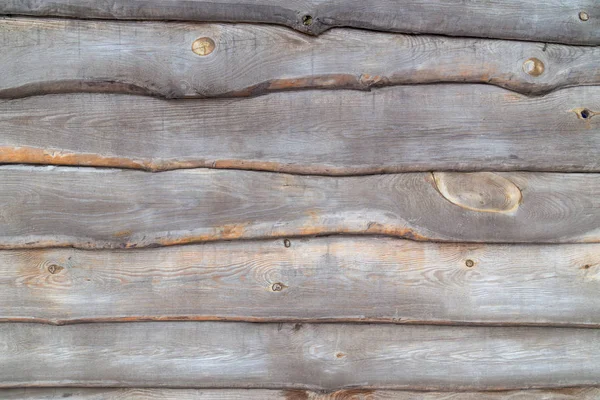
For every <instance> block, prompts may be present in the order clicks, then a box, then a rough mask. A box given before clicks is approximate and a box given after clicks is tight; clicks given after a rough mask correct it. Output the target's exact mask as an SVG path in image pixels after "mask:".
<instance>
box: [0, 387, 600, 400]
mask: <svg viewBox="0 0 600 400" xmlns="http://www.w3.org/2000/svg"><path fill="white" fill-rule="evenodd" d="M0 397H1V398H2V399H5V400H17V399H18V400H58V399H64V398H67V397H68V398H69V400H123V399H131V400H137V399H139V400H146V399H162V400H196V399H199V400H597V399H598V398H599V397H600V389H598V388H569V389H556V390H516V391H504V392H458V393H456V392H455V393H451V392H450V393H448V392H410V391H399V390H370V389H349V390H340V391H336V392H332V393H319V392H311V391H305V390H294V389H292V390H265V389H85V388H65V389H63V388H46V389H36V388H23V389H2V390H0Z"/></svg>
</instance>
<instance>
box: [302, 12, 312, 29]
mask: <svg viewBox="0 0 600 400" xmlns="http://www.w3.org/2000/svg"><path fill="white" fill-rule="evenodd" d="M312 22H313V17H312V16H311V15H305V16H304V17H302V23H303V24H304V25H306V26H308V25H310V24H312Z"/></svg>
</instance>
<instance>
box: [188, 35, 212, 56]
mask: <svg viewBox="0 0 600 400" xmlns="http://www.w3.org/2000/svg"><path fill="white" fill-rule="evenodd" d="M214 50H215V42H214V40H212V39H211V38H208V37H201V38H199V39H196V40H195V41H194V43H192V51H193V52H194V53H196V54H198V55H199V56H207V55H209V54H210V53H212V52H213V51H214Z"/></svg>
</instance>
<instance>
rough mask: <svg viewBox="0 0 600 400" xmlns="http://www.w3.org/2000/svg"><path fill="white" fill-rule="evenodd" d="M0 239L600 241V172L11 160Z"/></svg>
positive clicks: (85, 242)
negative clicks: (291, 171) (330, 172)
mask: <svg viewBox="0 0 600 400" xmlns="http://www.w3.org/2000/svg"><path fill="white" fill-rule="evenodd" d="M0 186H1V187H2V191H0V215H1V216H2V225H0V248H5V249H7V248H33V247H53V246H74V247H80V248H133V247H152V246H161V245H174V244H184V243H191V242H203V241H212V240H232V239H258V238H269V237H282V236H312V235H326V234H340V233H346V234H359V235H390V236H395V237H404V238H411V239H415V240H435V241H451V242H503V243H505V242H510V243H520V242H536V243H574V242H600V177H599V176H598V175H597V174H557V173H524V172H522V173H519V172H515V173H491V172H481V173H471V174H468V173H437V172H436V173H435V174H432V173H407V174H389V175H373V176H358V177H319V176H299V175H287V174H277V173H266V172H253V171H226V170H208V169H189V170H178V171H167V172H161V173H158V174H155V173H149V172H140V171H130V170H114V169H89V168H72V167H32V166H3V167H0Z"/></svg>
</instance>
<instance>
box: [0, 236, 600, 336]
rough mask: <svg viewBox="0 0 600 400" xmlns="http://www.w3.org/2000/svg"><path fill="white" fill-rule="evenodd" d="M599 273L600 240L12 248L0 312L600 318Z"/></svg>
mask: <svg viewBox="0 0 600 400" xmlns="http://www.w3.org/2000/svg"><path fill="white" fill-rule="evenodd" d="M285 244H287V245H288V246H289V247H286V246H285ZM599 277H600V245H597V244H578V245H577V244H574V245H479V244H442V243H417V242H413V241H406V240H397V239H383V238H339V237H338V238H336V237H330V238H319V239H291V240H289V241H287V242H284V241H283V240H274V241H237V242H228V243H209V244H204V245H190V246H173V247H166V248H160V249H144V250H122V251H119V250H115V251H106V250H100V251H90V250H74V249H37V250H4V251H0V287H2V290H1V291H0V304H2V307H1V308H0V321H11V322H15V321H23V322H27V321H36V322H46V323H54V324H65V323H74V322H84V321H94V322H98V321H143V320H200V321H202V320H232V321H253V322H265V321H271V322H276V321H294V322H298V321H301V322H310V321H312V322H316V321H332V322H333V321H354V322H359V321H363V322H394V323H416V322H418V323H422V322H424V323H434V324H448V323H466V324H472V323H475V324H495V325H501V324H502V325H517V324H529V325H533V324H536V325H553V326H593V327H600V298H599V297H598V296H597V293H598V292H599V291H600V279H599ZM325 298H326V299H327V306H326V307H324V306H323V299H325ZM167 299H168V300H167Z"/></svg>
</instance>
